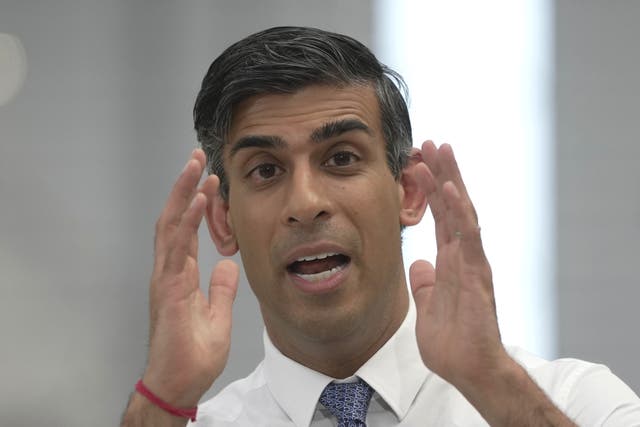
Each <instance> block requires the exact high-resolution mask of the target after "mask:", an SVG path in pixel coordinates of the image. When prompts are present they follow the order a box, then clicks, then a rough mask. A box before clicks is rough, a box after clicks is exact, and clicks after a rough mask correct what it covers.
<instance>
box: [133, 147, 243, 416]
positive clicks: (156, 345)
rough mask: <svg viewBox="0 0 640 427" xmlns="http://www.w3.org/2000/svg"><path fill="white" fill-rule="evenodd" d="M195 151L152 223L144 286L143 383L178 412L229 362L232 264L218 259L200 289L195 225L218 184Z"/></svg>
mask: <svg viewBox="0 0 640 427" xmlns="http://www.w3.org/2000/svg"><path fill="white" fill-rule="evenodd" d="M204 165H205V155H204V153H203V152H202V150H194V152H193V154H192V156H191V159H190V160H189V161H188V163H187V165H186V166H185V168H184V170H183V172H182V173H181V174H180V176H179V177H178V179H177V181H176V183H175V185H174V187H173V189H172V191H171V193H170V195H169V198H168V200H167V203H166V205H165V207H164V210H163V211H162V214H161V215H160V218H159V219H158V222H157V224H156V238H155V263H154V268H153V274H152V277H151V286H150V315H151V318H150V325H151V330H150V347H149V359H148V362H147V367H146V370H145V373H144V376H143V378H142V380H143V382H144V384H145V385H146V386H147V387H148V388H149V389H150V390H152V391H153V392H154V393H155V394H156V395H158V396H159V397H160V398H162V399H163V400H165V401H166V402H169V403H171V404H172V405H174V406H177V407H185V408H187V407H193V406H195V405H196V404H197V403H198V400H199V399H200V398H201V397H202V395H203V394H204V393H205V392H206V391H207V390H208V389H209V387H211V384H212V383H213V381H214V380H215V379H216V378H217V377H218V376H219V375H220V373H221V372H222V370H223V369H224V366H225V364H226V362H227V357H228V354H229V347H230V335H231V307H232V304H233V300H234V298H235V295H236V290H237V283H238V266H237V265H236V264H235V263H233V262H232V261H228V260H225V261H222V262H220V263H219V264H218V265H217V266H216V267H215V268H214V270H213V272H212V274H211V280H210V283H209V295H208V297H207V296H206V295H205V294H204V293H203V292H202V291H201V290H200V286H199V284H200V275H199V269H198V227H199V225H200V223H201V221H202V218H203V215H204V213H205V209H206V205H207V199H208V198H211V197H215V196H216V193H217V190H218V185H219V181H218V178H217V177H216V176H209V177H208V178H207V179H206V180H205V182H204V183H203V184H202V186H201V187H200V188H198V182H199V180H200V177H201V176H202V172H203V170H204Z"/></svg>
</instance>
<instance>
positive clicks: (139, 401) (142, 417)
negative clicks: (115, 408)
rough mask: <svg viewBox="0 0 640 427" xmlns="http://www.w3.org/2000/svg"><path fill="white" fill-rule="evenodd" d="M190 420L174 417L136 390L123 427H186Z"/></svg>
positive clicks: (126, 412)
mask: <svg viewBox="0 0 640 427" xmlns="http://www.w3.org/2000/svg"><path fill="white" fill-rule="evenodd" d="M188 421H189V420H188V419H187V418H183V417H177V416H175V415H172V414H170V413H168V412H166V411H164V410H163V409H161V408H159V407H158V406H156V405H154V404H153V403H152V402H151V401H149V400H148V399H147V398H146V397H144V396H143V395H141V394H140V393H138V392H137V391H135V390H134V392H133V393H132V395H131V398H130V400H129V404H128V405H127V409H126V411H125V413H124V414H123V416H122V421H121V424H120V426H121V427H147V426H149V427H185V426H186V425H187V422H188Z"/></svg>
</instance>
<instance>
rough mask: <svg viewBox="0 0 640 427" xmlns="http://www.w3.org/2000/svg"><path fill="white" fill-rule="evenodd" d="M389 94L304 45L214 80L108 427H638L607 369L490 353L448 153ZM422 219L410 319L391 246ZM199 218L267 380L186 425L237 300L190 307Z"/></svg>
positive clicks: (216, 72)
mask: <svg viewBox="0 0 640 427" xmlns="http://www.w3.org/2000/svg"><path fill="white" fill-rule="evenodd" d="M399 86H400V87H402V80H401V79H400V78H399V76H397V75H396V74H395V73H394V72H393V71H391V70H389V69H387V68H386V67H384V66H383V65H381V64H380V63H379V62H378V61H377V60H376V58H375V57H374V56H373V55H372V54H371V52H369V50H368V49H367V48H366V47H364V46H363V45H361V44H360V43H358V42H357V41H355V40H353V39H350V38H348V37H345V36H342V35H338V34H332V33H327V32H324V31H320V30H316V29H310V28H292V27H286V28H273V29H270V30H266V31H264V32H261V33H257V34H254V35H252V36H250V37H247V38H246V39H244V40H242V41H240V42H238V43H236V44H234V45H233V46H231V47H230V48H228V49H227V50H226V51H225V52H224V53H222V55H220V57H218V58H217V59H216V60H215V61H214V62H213V64H212V65H211V68H210V69H209V71H208V73H207V75H206V76H205V78H204V81H203V85H202V89H201V91H200V93H199V95H198V98H197V100H196V105H195V109H194V116H195V127H196V130H197V133H198V139H199V141H200V142H201V144H202V147H203V150H204V152H203V151H202V150H195V151H194V152H193V154H192V157H191V159H190V160H189V161H188V163H187V165H186V167H185V169H184V171H183V172H182V174H181V175H180V177H179V178H178V180H177V182H176V184H175V186H174V188H173V190H172V192H171V194H170V196H169V199H168V201H167V204H166V206H165V208H164V210H163V212H162V214H161V216H160V218H159V220H158V222H157V229H156V242H155V249H156V258H155V266H154V272H153V275H152V279H151V291H150V295H151V300H150V305H151V332H150V336H151V338H150V348H149V359H148V363H147V367H146V369H145V372H144V375H143V377H142V379H141V381H140V382H139V383H138V384H137V385H136V390H137V391H138V393H134V394H133V395H132V398H131V401H130V403H129V407H128V408H127V411H126V413H125V415H124V417H123V425H126V426H143V425H144V426H151V425H153V426H161V425H167V426H174V425H175V426H183V425H185V424H186V423H187V422H188V418H191V419H192V421H194V420H195V425H198V426H240V425H242V426H260V425H264V426H309V425H313V426H329V425H335V424H336V423H338V425H340V426H343V425H344V426H347V425H353V426H360V425H365V424H364V423H365V422H366V425H368V426H369V427H374V426H383V425H384V426H387V425H403V426H418V425H486V423H488V424H490V425H518V426H537V425H554V426H569V425H574V424H573V422H574V421H575V422H576V423H577V424H579V425H618V426H628V425H632V424H634V423H635V424H638V425H640V401H639V400H638V397H637V396H636V395H635V394H634V393H633V392H632V391H631V390H630V389H629V388H628V387H626V386H625V385H624V384H623V383H622V382H621V381H620V380H619V379H617V378H616V377H615V376H614V375H613V374H611V373H610V372H609V371H608V370H607V369H606V368H605V367H602V366H599V365H593V364H589V363H586V362H581V361H576V360H560V361H555V362H547V361H544V360H540V359H538V358H535V357H533V356H531V355H528V354H526V353H525V352H523V351H521V350H518V349H509V350H507V349H505V348H504V346H503V345H502V343H501V341H500V333H499V330H498V324H497V321H496V311H495V304H494V297H493V287H492V281H491V270H490V267H489V263H488V261H487V259H486V258H485V256H484V252H483V248H482V243H481V239H480V227H479V226H478V222H477V217H476V215H475V211H474V209H473V204H472V203H471V200H470V199H469V196H468V194H467V192H466V190H465V186H464V183H463V181H462V178H461V176H460V172H459V170H458V167H457V165H456V162H455V158H454V155H453V152H452V150H451V147H450V146H448V145H443V146H441V147H439V148H437V147H436V146H435V145H434V144H433V143H432V142H426V143H424V144H423V145H422V149H421V150H420V149H415V148H412V144H411V127H410V123H409V116H408V113H407V108H406V105H405V102H404V100H403V97H402V93H401V91H400V89H399ZM205 153H206V156H205ZM205 165H208V167H209V171H210V172H211V175H209V177H208V178H207V179H206V180H205V181H204V183H202V184H201V185H200V186H199V187H198V182H199V178H200V176H201V174H202V172H203V170H204V168H205ZM427 203H428V204H429V206H430V210H431V212H432V214H433V217H434V219H435V238H436V240H437V246H438V255H437V259H436V261H435V267H434V266H433V265H432V264H430V263H428V262H426V261H417V262H416V263H414V264H413V265H412V266H411V269H410V278H409V279H410V280H409V281H410V284H411V289H412V293H413V297H414V300H415V308H413V307H411V304H410V300H409V295H408V290H407V284H406V279H405V277H404V266H403V263H402V254H401V232H402V229H403V227H405V226H410V225H414V224H416V223H418V222H419V221H420V220H421V218H422V216H423V214H424V213H425V210H426V206H427ZM203 217H206V221H207V224H208V226H209V232H210V235H211V238H212V240H213V241H214V243H215V245H216V247H217V249H218V251H219V252H220V253H221V254H222V255H224V256H230V255H233V254H235V253H236V252H237V251H240V254H241V256H242V262H243V265H244V269H245V272H246V275H247V278H248V281H249V283H250V285H251V287H252V290H253V291H254V293H255V295H256V297H257V298H258V301H259V303H260V309H261V312H262V316H263V319H264V324H265V338H264V339H265V360H264V361H263V363H261V364H260V365H259V366H258V368H257V369H256V370H255V371H254V372H253V373H252V374H250V375H249V376H248V377H247V378H245V379H243V380H240V381H238V382H236V383H234V384H232V385H230V386H229V387H227V388H226V389H225V390H223V391H222V392H221V393H220V394H219V395H218V396H216V397H215V398H214V399H212V400H210V401H209V402H206V403H205V404H203V405H201V407H200V408H199V410H198V414H197V415H195V414H194V412H195V407H196V405H197V403H198V401H199V400H200V398H201V397H202V395H203V394H204V393H205V392H206V391H207V389H209V387H210V386H211V384H212V383H213V382H214V381H215V379H216V378H217V377H218V376H219V375H220V373H221V372H222V370H223V369H224V365H225V363H226V359H227V355H228V351H229V341H230V328H231V306H232V302H233V299H234V296H235V293H236V287H237V281H238V267H237V266H236V265H235V264H234V263H232V262H230V261H227V260H225V261H222V262H220V263H219V264H218V265H217V266H216V267H215V268H214V270H213V273H212V275H211V280H210V287H209V295H208V297H207V296H205V295H204V294H203V293H202V292H201V291H200V289H199V273H198V271H199V270H198V265H197V237H196V236H197V229H198V227H199V224H200V222H201V220H202V218H203Z"/></svg>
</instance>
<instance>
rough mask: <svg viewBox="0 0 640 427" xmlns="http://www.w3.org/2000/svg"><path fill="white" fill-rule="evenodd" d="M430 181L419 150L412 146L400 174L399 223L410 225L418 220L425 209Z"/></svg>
mask: <svg viewBox="0 0 640 427" xmlns="http://www.w3.org/2000/svg"><path fill="white" fill-rule="evenodd" d="M430 183H431V179H430V177H429V168H428V167H427V165H426V164H425V163H424V161H423V160H422V155H421V154H420V150H419V149H417V148H413V149H412V150H411V155H410V156H409V161H408V162H407V166H405V168H404V169H403V170H402V173H401V175H400V182H399V186H400V224H402V225H405V226H410V225H416V224H417V223H419V222H420V220H421V219H422V217H423V216H424V213H425V211H426V209H427V199H428V198H427V194H429V191H428V189H429V185H430Z"/></svg>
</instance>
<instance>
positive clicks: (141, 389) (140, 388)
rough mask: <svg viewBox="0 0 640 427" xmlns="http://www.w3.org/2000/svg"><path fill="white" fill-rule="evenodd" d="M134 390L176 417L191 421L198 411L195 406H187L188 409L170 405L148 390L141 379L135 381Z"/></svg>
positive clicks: (194, 418)
mask: <svg viewBox="0 0 640 427" xmlns="http://www.w3.org/2000/svg"><path fill="white" fill-rule="evenodd" d="M136 391H137V392H138V393H140V394H141V395H143V396H144V397H146V398H147V399H149V400H150V401H151V403H153V404H154V405H156V406H158V407H160V408H161V409H164V410H165V411H167V412H168V413H170V414H172V415H176V416H178V417H183V418H189V419H190V420H191V421H195V420H196V413H197V412H198V407H197V406H195V407H193V408H188V409H182V408H176V407H175V406H172V405H170V404H169V403H167V402H165V401H164V400H162V399H160V398H159V397H158V396H156V395H155V394H153V392H152V391H151V390H149V389H148V388H147V386H146V385H144V384H143V383H142V379H140V380H138V382H137V383H136Z"/></svg>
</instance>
